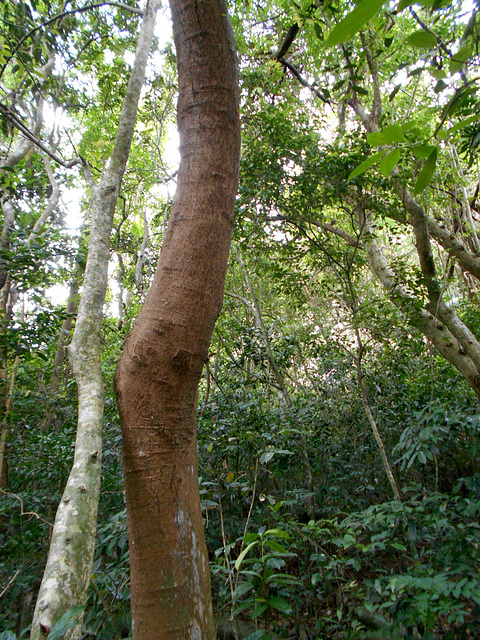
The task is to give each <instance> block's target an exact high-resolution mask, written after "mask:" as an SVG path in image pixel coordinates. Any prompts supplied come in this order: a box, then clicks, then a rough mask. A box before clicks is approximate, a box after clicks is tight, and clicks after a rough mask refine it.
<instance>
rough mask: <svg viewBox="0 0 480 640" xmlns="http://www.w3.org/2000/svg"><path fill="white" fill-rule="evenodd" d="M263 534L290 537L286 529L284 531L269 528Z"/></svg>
mask: <svg viewBox="0 0 480 640" xmlns="http://www.w3.org/2000/svg"><path fill="white" fill-rule="evenodd" d="M263 535H264V537H265V536H275V537H276V538H285V539H287V538H289V537H290V536H289V535H288V533H287V532H286V531H282V529H269V530H268V531H265V533H264V534H263Z"/></svg>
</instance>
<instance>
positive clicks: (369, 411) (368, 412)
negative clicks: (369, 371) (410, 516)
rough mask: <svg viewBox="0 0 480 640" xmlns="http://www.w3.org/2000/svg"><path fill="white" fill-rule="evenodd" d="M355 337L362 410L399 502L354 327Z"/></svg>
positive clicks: (362, 350) (399, 497)
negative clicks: (371, 403)
mask: <svg viewBox="0 0 480 640" xmlns="http://www.w3.org/2000/svg"><path fill="white" fill-rule="evenodd" d="M355 337H356V339H357V346H358V351H357V354H356V358H355V369H356V372H357V382H358V386H359V388H360V395H361V398H362V405H363V410H364V411H365V415H366V416H367V420H368V422H369V423H370V426H371V427H372V431H373V436H374V438H375V441H376V443H377V446H378V450H379V452H380V457H381V458H382V463H383V468H384V470H385V474H386V476H387V479H388V482H389V483H390V486H391V488H392V491H393V495H394V497H395V500H399V501H401V499H402V498H401V495H400V490H399V488H398V485H397V481H396V480H395V476H394V475H393V471H392V467H391V466H390V462H389V461H388V456H387V451H386V449H385V445H384V444H383V440H382V436H381V435H380V431H379V429H378V426H377V423H376V420H375V418H374V417H373V413H372V409H371V407H370V401H369V399H368V391H367V387H366V385H365V382H364V380H363V371H362V356H363V352H364V349H365V347H364V346H363V343H362V340H361V338H360V332H359V330H358V329H357V327H355Z"/></svg>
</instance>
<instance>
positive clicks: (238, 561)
mask: <svg viewBox="0 0 480 640" xmlns="http://www.w3.org/2000/svg"><path fill="white" fill-rule="evenodd" d="M258 544H259V542H258V540H254V541H253V542H251V543H250V544H249V545H248V547H245V549H244V550H243V551H242V553H241V554H240V555H239V556H238V558H237V559H236V560H235V569H236V570H237V571H238V570H239V569H240V567H241V565H242V562H243V559H244V558H245V556H246V555H247V553H248V552H249V551H250V549H252V548H253V547H255V546H257V545H258Z"/></svg>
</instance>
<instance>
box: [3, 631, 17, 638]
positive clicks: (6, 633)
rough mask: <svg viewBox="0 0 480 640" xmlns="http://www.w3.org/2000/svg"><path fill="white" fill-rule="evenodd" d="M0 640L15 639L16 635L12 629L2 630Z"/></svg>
mask: <svg viewBox="0 0 480 640" xmlns="http://www.w3.org/2000/svg"><path fill="white" fill-rule="evenodd" d="M0 640H17V636H16V635H15V634H14V633H13V631H2V633H0Z"/></svg>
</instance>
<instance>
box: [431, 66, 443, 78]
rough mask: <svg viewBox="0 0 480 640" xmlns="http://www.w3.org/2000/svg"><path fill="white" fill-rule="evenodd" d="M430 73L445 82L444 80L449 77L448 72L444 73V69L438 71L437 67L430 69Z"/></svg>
mask: <svg viewBox="0 0 480 640" xmlns="http://www.w3.org/2000/svg"><path fill="white" fill-rule="evenodd" d="M430 73H431V74H432V76H433V77H434V78H436V79H437V80H443V79H444V78H446V77H447V72H446V71H444V70H443V69H437V68H436V67H431V68H430Z"/></svg>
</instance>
